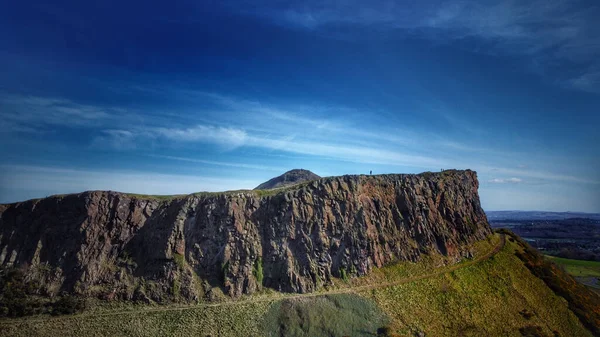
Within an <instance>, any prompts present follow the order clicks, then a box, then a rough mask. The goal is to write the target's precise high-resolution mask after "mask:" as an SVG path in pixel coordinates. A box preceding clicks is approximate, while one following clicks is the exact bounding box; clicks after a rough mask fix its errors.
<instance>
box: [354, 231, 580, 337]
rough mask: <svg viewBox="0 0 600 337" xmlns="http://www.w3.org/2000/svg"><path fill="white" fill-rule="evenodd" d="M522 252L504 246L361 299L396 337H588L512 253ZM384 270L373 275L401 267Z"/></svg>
mask: <svg viewBox="0 0 600 337" xmlns="http://www.w3.org/2000/svg"><path fill="white" fill-rule="evenodd" d="M521 249H522V248H521V247H520V245H518V244H517V243H515V242H507V245H506V246H505V248H504V249H503V250H502V251H501V252H499V253H498V254H496V255H495V256H493V257H492V258H490V259H489V260H485V261H483V262H480V263H477V264H473V265H470V266H468V267H465V268H461V269H458V270H455V271H452V272H451V273H447V274H443V275H440V276H437V277H432V278H427V279H424V280H419V281H416V282H412V283H407V284H401V285H397V286H390V287H385V288H377V289H373V290H368V291H364V292H362V295H364V296H367V297H369V298H372V299H374V300H375V301H376V302H377V303H378V305H379V306H380V307H381V309H382V310H383V311H384V312H385V313H386V314H388V315H389V317H390V319H391V326H390V327H391V330H392V331H393V333H395V334H397V335H399V336H414V335H417V336H418V335H424V336H528V335H531V336H591V334H590V332H588V331H587V330H586V329H585V328H584V327H583V325H582V324H581V322H580V321H579V320H578V318H577V317H576V316H575V315H574V314H573V312H571V311H570V310H569V305H568V303H566V301H565V300H564V299H563V298H562V297H560V296H558V295H557V294H555V293H554V292H553V291H552V290H551V289H550V288H548V287H547V286H545V284H544V282H543V281H542V280H540V279H539V278H537V277H535V276H534V275H532V273H531V272H530V271H529V270H528V269H527V268H526V267H525V265H524V263H523V262H522V261H521V260H520V259H519V258H518V257H517V256H516V255H515V252H518V251H520V250H521ZM384 269H386V270H385V271H383V270H382V271H377V272H376V273H375V275H373V277H381V276H382V274H384V275H394V274H395V272H396V269H399V270H398V271H397V273H402V271H401V270H402V269H404V268H403V267H402V264H398V265H395V266H391V267H386V268H384ZM377 274H379V275H377ZM367 277H369V276H367ZM384 277H385V276H384Z"/></svg>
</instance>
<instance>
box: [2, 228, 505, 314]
mask: <svg viewBox="0 0 600 337" xmlns="http://www.w3.org/2000/svg"><path fill="white" fill-rule="evenodd" d="M505 243H506V238H505V236H504V234H500V242H499V243H498V245H497V246H496V247H494V249H492V250H490V251H489V252H487V253H486V254H484V255H482V256H479V257H477V258H476V259H474V260H472V261H469V262H466V263H462V264H456V265H452V266H450V267H446V268H440V269H439V270H436V271H435V272H433V273H429V274H423V275H418V276H411V277H407V278H403V279H401V280H397V281H394V282H384V283H376V284H367V285H362V286H353V287H348V288H340V289H335V290H330V291H326V292H314V293H307V294H290V295H288V294H284V295H279V296H264V297H255V298H249V299H242V300H237V301H227V302H220V303H211V304H204V303H203V304H195V305H187V306H177V307H164V306H162V307H157V308H144V309H133V310H119V311H107V312H99V313H82V314H75V315H65V316H58V317H43V318H19V319H8V320H2V321H0V325H4V324H19V323H20V322H22V321H27V322H35V321H45V320H60V319H74V318H83V317H94V316H113V315H123V314H131V313H144V312H148V313H150V312H163V311H182V310H189V309H199V308H209V307H219V306H229V305H244V304H249V303H258V302H275V301H281V300H288V299H298V298H307V297H318V296H328V295H337V294H348V293H358V292H361V291H364V290H370V289H376V288H384V287H391V286H397V285H401V284H406V283H411V282H415V281H420V280H424V279H428V278H431V277H436V276H440V275H443V274H446V273H450V272H453V271H455V270H458V269H462V268H466V267H469V266H472V265H474V264H477V263H480V262H483V261H486V260H488V259H490V258H491V257H492V256H494V255H496V254H497V253H498V252H500V250H502V248H504V245H505Z"/></svg>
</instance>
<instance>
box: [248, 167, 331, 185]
mask: <svg viewBox="0 0 600 337" xmlns="http://www.w3.org/2000/svg"><path fill="white" fill-rule="evenodd" d="M317 179H321V177H319V176H318V175H316V174H314V173H312V172H310V171H309V170H303V169H296V170H291V171H287V172H286V173H284V174H282V175H280V176H278V177H275V178H273V179H270V180H269V181H266V182H264V183H262V184H260V185H258V186H257V187H256V188H255V190H268V189H272V188H280V187H286V186H291V185H296V184H300V183H303V182H307V181H312V180H317Z"/></svg>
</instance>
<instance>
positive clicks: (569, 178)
mask: <svg viewBox="0 0 600 337" xmlns="http://www.w3.org/2000/svg"><path fill="white" fill-rule="evenodd" d="M472 167H474V168H476V169H477V170H479V171H481V172H486V173H489V174H506V175H518V176H521V177H528V178H534V179H539V180H548V181H558V182H566V183H580V184H595V185H597V184H600V181H598V180H594V179H589V178H587V177H585V176H582V177H578V176H574V175H568V174H558V173H552V172H544V171H534V170H525V169H513V168H504V167H491V166H484V165H473V166H472Z"/></svg>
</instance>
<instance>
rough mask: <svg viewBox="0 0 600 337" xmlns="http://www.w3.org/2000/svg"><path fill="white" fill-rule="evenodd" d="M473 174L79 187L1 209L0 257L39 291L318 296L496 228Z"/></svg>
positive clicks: (462, 250) (148, 296)
mask: <svg viewBox="0 0 600 337" xmlns="http://www.w3.org/2000/svg"><path fill="white" fill-rule="evenodd" d="M477 189H478V181H477V176H476V173H475V172H473V171H470V170H466V171H456V170H447V171H444V172H440V173H429V172H427V173H422V174H418V175H413V174H405V175H397V174H390V175H378V176H364V175H361V176H340V177H330V178H323V179H320V180H315V181H310V182H305V183H302V184H299V185H296V186H294V187H291V188H287V189H283V190H271V191H241V192H223V193H199V194H192V195H188V196H178V197H173V198H170V199H160V198H153V197H140V196H131V195H128V194H124V193H117V192H101V191H94V192H83V193H80V194H72V195H66V196H53V197H49V198H45V199H39V200H30V201H26V202H20V203H15V204H10V205H0V265H2V266H3V267H4V268H6V267H11V266H14V267H22V268H25V269H26V270H27V273H28V277H30V278H35V279H37V280H38V283H39V284H40V293H42V294H47V295H53V294H56V293H58V292H60V291H67V292H73V293H76V294H81V295H84V296H102V297H106V298H112V297H115V296H117V297H120V298H123V299H133V300H143V301H150V300H153V301H159V302H161V301H166V300H183V301H192V300H195V299H199V298H202V297H207V298H211V297H214V296H216V295H215V294H219V293H220V292H221V291H223V292H225V293H226V294H228V295H230V296H233V297H237V296H240V295H242V294H251V293H253V292H255V291H257V290H259V289H260V288H261V287H269V288H273V289H275V290H280V291H285V292H301V293H304V292H311V291H314V290H316V289H318V288H319V287H321V286H323V285H325V284H328V283H329V282H331V281H332V276H334V277H340V276H341V275H342V273H344V274H347V275H349V276H359V275H364V274H366V273H369V271H371V270H372V269H373V268H375V267H381V266H383V265H385V264H387V263H391V262H395V261H407V260H409V261H417V260H419V258H420V257H421V255H422V254H424V253H431V252H437V253H441V254H444V255H447V256H450V257H452V258H456V259H459V258H460V257H462V256H466V255H468V254H469V250H468V245H469V244H471V243H473V242H475V241H477V240H481V239H484V238H485V237H486V236H487V235H489V234H490V233H491V229H490V227H489V224H488V223H487V219H486V216H485V214H484V212H483V210H482V209H481V207H480V203H479V196H478V192H477Z"/></svg>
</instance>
